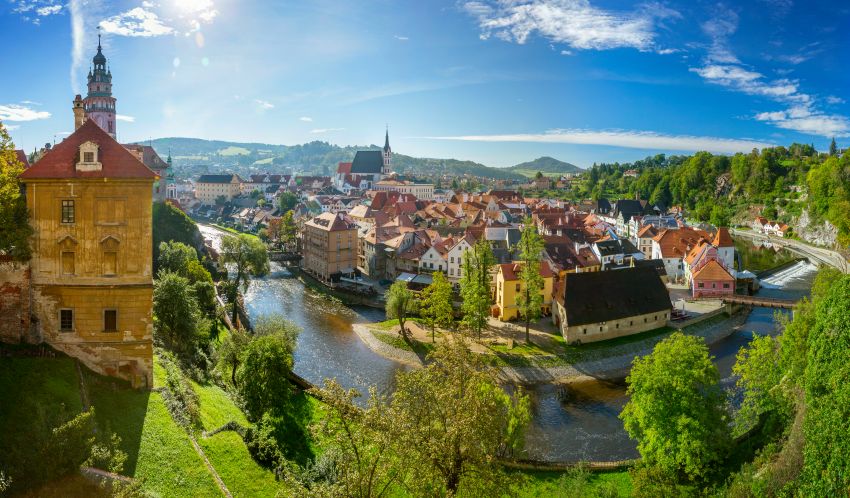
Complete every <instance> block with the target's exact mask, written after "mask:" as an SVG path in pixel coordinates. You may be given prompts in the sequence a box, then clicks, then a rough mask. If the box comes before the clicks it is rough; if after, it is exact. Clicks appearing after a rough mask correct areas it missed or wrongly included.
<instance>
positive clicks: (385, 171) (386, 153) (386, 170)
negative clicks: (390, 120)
mask: <svg viewBox="0 0 850 498" xmlns="http://www.w3.org/2000/svg"><path fill="white" fill-rule="evenodd" d="M381 156H383V158H384V167H383V168H382V170H381V174H382V175H383V176H389V175H390V173H392V166H391V165H390V161H391V159H392V156H393V150H392V149H391V148H390V129H389V127H387V134H386V137H385V138H384V150H383V151H382V152H381Z"/></svg>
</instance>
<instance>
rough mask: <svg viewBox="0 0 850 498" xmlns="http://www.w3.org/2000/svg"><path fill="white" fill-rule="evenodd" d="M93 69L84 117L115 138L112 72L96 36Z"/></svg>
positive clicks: (90, 75) (98, 37)
mask: <svg viewBox="0 0 850 498" xmlns="http://www.w3.org/2000/svg"><path fill="white" fill-rule="evenodd" d="M92 63H93V64H94V68H93V69H89V77H88V79H89V84H88V91H89V93H88V95H86V98H85V100H84V101H83V104H84V107H85V111H86V115H87V117H88V119H91V120H92V121H94V122H95V123H97V125H98V126H100V127H101V129H103V130H104V131H105V132H107V133H109V134H110V135H111V136H112V138H115V136H116V132H115V97H113V96H112V72H111V71H110V70H109V69H108V68H107V67H106V56H104V55H103V50H102V48H101V46H100V35H99V34H98V35H97V54H95V56H94V58H92Z"/></svg>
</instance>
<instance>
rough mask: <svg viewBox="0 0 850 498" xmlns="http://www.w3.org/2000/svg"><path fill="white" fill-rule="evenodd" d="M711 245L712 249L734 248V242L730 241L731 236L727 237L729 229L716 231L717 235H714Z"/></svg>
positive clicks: (722, 228) (724, 228)
mask: <svg viewBox="0 0 850 498" xmlns="http://www.w3.org/2000/svg"><path fill="white" fill-rule="evenodd" d="M711 244H712V245H713V246H714V247H735V242H734V241H733V240H732V236H731V235H729V229H728V228H726V227H720V228H718V229H717V233H715V234H714V240H712V241H711Z"/></svg>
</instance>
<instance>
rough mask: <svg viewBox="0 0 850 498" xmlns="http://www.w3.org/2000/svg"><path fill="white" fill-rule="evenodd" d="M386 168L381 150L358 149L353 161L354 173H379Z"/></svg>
mask: <svg viewBox="0 0 850 498" xmlns="http://www.w3.org/2000/svg"><path fill="white" fill-rule="evenodd" d="M383 168H384V157H383V155H382V154H381V151H379V150H358V151H357V153H355V154H354V161H352V162H351V172H352V173H365V174H372V173H374V174H379V173H381V171H382V170H383Z"/></svg>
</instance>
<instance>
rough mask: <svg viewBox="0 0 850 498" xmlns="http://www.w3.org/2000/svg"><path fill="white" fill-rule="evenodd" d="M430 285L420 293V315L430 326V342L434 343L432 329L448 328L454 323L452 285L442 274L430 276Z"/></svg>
mask: <svg viewBox="0 0 850 498" xmlns="http://www.w3.org/2000/svg"><path fill="white" fill-rule="evenodd" d="M432 275H433V276H432V278H433V280H432V282H431V285H429V286H428V287H426V288H425V290H423V291H422V305H421V306H420V312H419V313H420V314H421V315H422V317H423V318H424V319H425V320H426V321H427V323H428V325H430V326H431V342H435V338H434V329H435V328H436V327H437V326H440V327H450V326H451V325H452V323H453V322H454V309H453V308H452V284H451V283H449V281H448V280H446V277H445V275H443V273H442V272H439V271H435V272H434V273H433V274H432Z"/></svg>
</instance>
